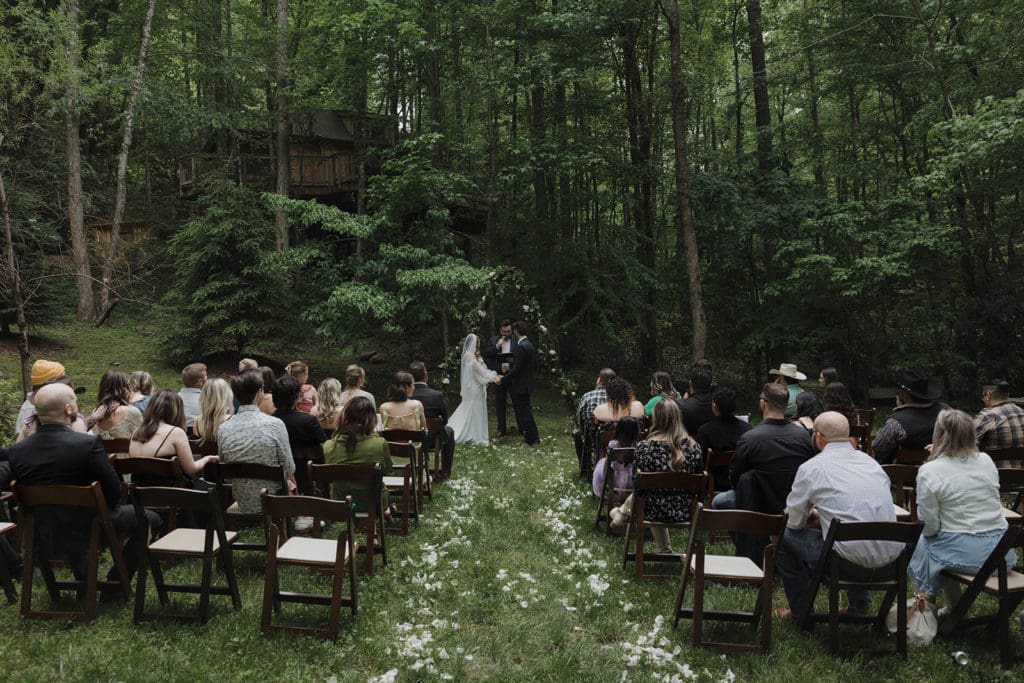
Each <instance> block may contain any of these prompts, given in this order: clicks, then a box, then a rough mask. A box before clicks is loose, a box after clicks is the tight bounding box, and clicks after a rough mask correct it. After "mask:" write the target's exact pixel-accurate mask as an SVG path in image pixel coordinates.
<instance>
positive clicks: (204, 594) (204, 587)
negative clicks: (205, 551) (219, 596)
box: [199, 555, 213, 624]
mask: <svg viewBox="0 0 1024 683" xmlns="http://www.w3.org/2000/svg"><path fill="white" fill-rule="evenodd" d="M212 585H213V556H212V555H207V556H206V557H204V558H203V577H202V579H201V584H200V587H199V621H200V623H203V624H205V623H206V622H207V621H208V620H209V618H210V588H211V586H212Z"/></svg>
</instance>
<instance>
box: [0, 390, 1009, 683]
mask: <svg viewBox="0 0 1024 683" xmlns="http://www.w3.org/2000/svg"><path fill="white" fill-rule="evenodd" d="M541 407H542V408H547V409H548V410H545V412H544V413H543V414H541V416H540V417H541V420H540V427H541V433H542V434H547V435H557V436H548V437H546V438H545V439H544V440H543V442H542V444H541V445H540V446H539V447H536V448H532V449H528V448H524V447H521V446H518V445H515V444H514V442H511V440H503V441H500V442H497V443H496V444H495V445H493V446H491V447H487V448H482V447H460V448H459V449H458V452H457V454H456V464H455V470H456V471H455V475H456V478H455V479H453V480H452V481H450V482H449V483H446V484H443V485H441V486H438V487H437V488H436V489H435V495H434V500H433V501H432V502H430V503H428V505H427V510H426V514H425V515H424V519H423V521H422V523H421V524H420V525H419V527H418V528H415V527H414V529H413V531H412V533H411V534H410V535H409V536H408V537H406V538H394V537H392V539H390V540H391V541H392V543H391V548H390V550H391V564H390V566H389V567H388V568H386V569H384V570H382V571H379V572H378V573H377V575H376V576H374V578H372V579H363V578H362V577H360V582H359V614H358V616H357V617H356V619H355V620H354V621H353V620H352V619H350V618H348V616H347V613H345V612H343V624H342V633H341V636H340V637H339V640H338V642H336V643H330V642H325V641H321V640H318V639H314V638H307V637H298V636H292V635H276V636H273V637H267V636H264V635H262V634H261V633H260V631H259V610H260V601H261V588H262V567H261V564H260V563H261V558H260V557H259V556H251V557H247V558H243V559H242V561H241V564H243V565H244V566H243V568H242V570H241V571H240V580H241V585H242V591H243V593H242V599H243V604H244V607H243V609H242V610H241V611H240V612H237V613H236V612H233V611H232V610H231V609H230V606H229V603H228V602H227V601H225V600H224V599H216V598H215V599H214V602H213V614H214V617H213V619H212V620H211V621H210V623H209V624H207V625H205V626H197V625H188V624H176V623H172V622H156V623H148V624H145V625H143V626H140V627H133V626H132V624H131V610H130V608H129V607H128V606H127V605H118V606H112V607H108V608H105V609H104V610H103V611H102V612H101V616H100V618H99V620H98V621H97V623H95V624H93V625H92V626H89V627H80V626H72V625H69V624H63V623H60V622H43V621H26V620H22V619H20V618H19V617H18V613H17V609H16V607H13V606H0V680H4V681H7V680H14V681H21V680H25V681H42V680H82V681H96V680H131V681H134V680H142V681H182V680H194V681H205V680H212V679H217V680H221V681H236V680H248V681H253V680H321V681H330V680H333V681H366V680H377V681H392V680H393V681H418V680H427V681H435V680H457V681H458V680H500V681H620V680H624V679H628V680H642V681H646V680H655V681H687V680H697V681H729V680H773V681H775V680H792V681H797V680H840V681H850V680H858V681H873V680H891V679H902V680H926V679H931V680H982V679H984V680H992V679H996V678H1000V677H1003V678H1005V680H1020V676H1021V673H1022V671H1024V669H1022V668H1021V667H1018V668H1017V669H1015V670H1014V671H1012V672H1001V671H1000V670H999V669H998V668H996V658H995V655H996V652H995V648H994V645H993V643H992V642H990V640H989V642H986V638H985V633H984V631H978V632H976V633H975V634H974V635H972V636H968V637H965V639H964V640H957V641H954V642H953V643H936V645H935V646H933V647H931V648H927V649H925V650H918V651H912V652H911V656H910V659H909V661H907V662H906V663H904V662H902V661H900V660H899V659H898V658H896V657H892V656H888V657H881V658H877V659H876V658H872V657H861V656H857V657H854V658H851V659H837V658H833V657H831V656H830V655H829V654H828V652H827V649H826V640H825V631H824V629H822V628H820V627H819V629H818V630H817V632H816V633H815V634H811V635H808V634H802V633H797V632H795V631H793V630H792V629H790V628H788V627H785V626H779V625H776V627H775V631H774V635H775V643H774V646H773V650H772V653H771V654H770V655H769V656H767V657H765V656H761V655H732V656H730V657H728V658H726V657H723V656H721V655H717V654H715V653H712V652H709V651H705V650H699V651H695V650H692V649H691V648H689V646H688V645H687V643H688V642H689V634H690V630H689V624H687V623H685V622H684V623H683V624H682V625H681V626H680V628H679V629H678V630H676V631H673V630H672V629H671V627H670V626H671V622H670V619H669V617H668V616H667V615H668V613H669V612H670V610H671V607H672V604H673V599H674V594H675V587H676V586H675V582H674V581H668V582H649V583H645V584H642V585H638V584H636V583H635V582H634V581H633V579H632V575H631V573H630V572H628V571H626V570H623V569H622V568H621V567H620V561H619V558H620V552H621V539H618V538H608V537H606V536H605V535H604V534H603V533H597V532H595V531H594V530H593V515H594V509H595V502H594V501H593V500H592V499H591V497H590V493H589V487H588V486H585V485H584V484H583V483H582V482H581V481H580V480H579V479H578V477H577V476H576V460H575V456H574V454H573V452H572V446H571V442H570V440H569V438H568V436H567V435H565V434H564V424H565V422H564V416H563V415H562V414H561V411H560V410H556V409H555V408H554V406H553V405H549V404H546V403H542V405H541ZM676 542H677V543H678V544H680V545H681V544H682V543H683V542H684V539H683V538H682V537H680V538H678V539H677V540H676ZM723 550H724V549H723ZM178 571H181V570H178ZM292 578H293V580H298V581H300V582H304V583H306V584H311V583H315V584H316V585H317V586H318V587H321V588H322V587H325V586H326V585H327V584H326V580H325V579H323V578H315V579H314V578H313V577H310V576H309V575H308V574H298V575H296V574H293V575H292ZM37 585H38V586H39V588H40V589H41V582H38V583H37ZM287 585H288V584H287V581H286V583H285V587H286V588H287ZM151 597H153V600H154V601H155V597H154V596H152V591H151ZM752 599H753V593H752V592H750V591H746V590H733V589H723V588H719V589H712V592H711V593H710V594H709V596H708V600H709V603H710V605H711V606H714V607H718V608H727V609H731V608H739V607H741V606H747V605H749V604H751V603H752ZM775 600H776V605H778V604H782V600H783V598H782V595H781V591H779V590H777V591H776V598H775ZM150 605H151V607H152V606H154V605H155V603H154V602H153V601H151V603H150ZM286 609H287V608H286ZM295 609H300V610H301V609H308V610H309V614H310V617H311V618H312V617H316V618H319V617H320V616H321V615H323V614H324V613H325V612H322V611H320V610H319V609H317V610H313V609H312V608H302V607H299V608H295V607H292V610H293V611H292V612H291V613H292V614H294V610H295ZM1014 630H1015V633H1014V636H1015V637H1017V638H1019V637H1020V634H1019V632H1018V631H1017V629H1016V627H1015V629H1014ZM862 631H863V630H862V629H855V630H847V631H844V635H843V638H844V642H850V640H852V642H853V643H854V644H865V645H866V644H870V642H871V636H866V637H863V636H860V635H859V634H860V633H861V632H862ZM730 635H745V633H744V630H743V629H740V630H738V631H735V632H733V633H730ZM877 644H880V645H882V646H887V645H888V642H878V643H877ZM951 649H964V650H967V651H968V653H969V654H970V656H971V664H970V665H969V666H968V667H966V668H959V667H954V666H953V665H951V664H950V662H949V659H948V656H947V653H948V651H949V650H951Z"/></svg>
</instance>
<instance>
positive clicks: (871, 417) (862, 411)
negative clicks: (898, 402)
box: [853, 408, 878, 434]
mask: <svg viewBox="0 0 1024 683" xmlns="http://www.w3.org/2000/svg"><path fill="white" fill-rule="evenodd" d="M877 412H878V410H877V409H876V408H854V409H853V424H855V425H858V426H863V427H867V428H868V434H870V433H871V429H872V427H874V425H875V415H876V413H877Z"/></svg>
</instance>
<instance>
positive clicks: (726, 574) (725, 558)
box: [690, 555, 764, 581]
mask: <svg viewBox="0 0 1024 683" xmlns="http://www.w3.org/2000/svg"><path fill="white" fill-rule="evenodd" d="M696 559H697V558H693V559H692V560H691V562H690V566H691V567H693V566H694V565H695V564H696V562H695V560H696ZM704 576H705V577H707V578H716V579H750V580H757V581H760V580H761V579H763V578H764V572H763V571H761V568H760V567H758V566H757V565H756V564H754V563H753V562H752V561H751V560H750V558H748V557H735V556H734V555H705V556H704Z"/></svg>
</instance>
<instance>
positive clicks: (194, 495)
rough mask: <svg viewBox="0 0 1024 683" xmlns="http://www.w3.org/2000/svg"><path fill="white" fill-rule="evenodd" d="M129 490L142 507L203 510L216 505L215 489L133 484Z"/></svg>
mask: <svg viewBox="0 0 1024 683" xmlns="http://www.w3.org/2000/svg"><path fill="white" fill-rule="evenodd" d="M129 491H130V492H131V493H132V495H133V496H134V498H133V500H137V501H138V502H139V504H141V505H142V507H147V508H159V507H173V508H180V509H184V510H194V511H197V512H202V511H212V510H213V509H214V508H215V507H216V506H215V504H214V503H213V502H212V498H213V495H214V494H213V489H211V490H210V491H194V490H192V489H184V488H175V487H172V486H136V485H134V484H132V485H131V486H130V487H129Z"/></svg>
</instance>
